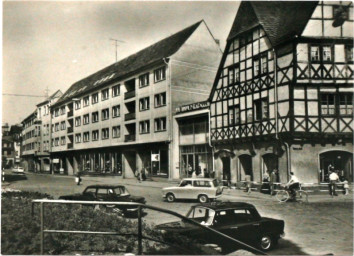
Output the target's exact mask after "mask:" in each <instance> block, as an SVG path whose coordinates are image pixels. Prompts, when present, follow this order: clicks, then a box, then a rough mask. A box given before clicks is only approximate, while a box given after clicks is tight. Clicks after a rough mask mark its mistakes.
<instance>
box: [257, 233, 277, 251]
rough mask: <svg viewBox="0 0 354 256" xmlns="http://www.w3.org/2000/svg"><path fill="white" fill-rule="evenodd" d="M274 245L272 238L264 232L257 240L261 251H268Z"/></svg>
mask: <svg viewBox="0 0 354 256" xmlns="http://www.w3.org/2000/svg"><path fill="white" fill-rule="evenodd" d="M274 245H275V241H274V238H273V237H272V236H271V235H268V234H265V235H262V236H261V238H260V240H259V247H260V248H261V249H262V250H263V251H269V250H271V249H272V248H273V247H274Z"/></svg>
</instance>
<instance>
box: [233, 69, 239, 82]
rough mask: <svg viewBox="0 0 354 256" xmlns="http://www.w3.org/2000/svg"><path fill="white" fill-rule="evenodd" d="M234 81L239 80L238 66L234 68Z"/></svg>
mask: <svg viewBox="0 0 354 256" xmlns="http://www.w3.org/2000/svg"><path fill="white" fill-rule="evenodd" d="M234 73H235V82H236V83H237V82H240V68H239V67H237V68H235V72H234Z"/></svg>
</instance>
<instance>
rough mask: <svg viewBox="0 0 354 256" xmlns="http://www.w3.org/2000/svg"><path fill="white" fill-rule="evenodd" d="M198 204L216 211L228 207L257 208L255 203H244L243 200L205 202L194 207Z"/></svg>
mask: <svg viewBox="0 0 354 256" xmlns="http://www.w3.org/2000/svg"><path fill="white" fill-rule="evenodd" d="M196 206H201V207H205V208H209V209H212V210H214V211H217V210H227V209H240V208H242V209H244V208H253V209H255V207H254V205H252V204H249V203H243V202H216V203H215V202H211V203H205V204H197V205H194V206H193V207H196Z"/></svg>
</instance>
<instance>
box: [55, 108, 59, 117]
mask: <svg viewBox="0 0 354 256" xmlns="http://www.w3.org/2000/svg"><path fill="white" fill-rule="evenodd" d="M54 116H59V108H56V109H55V110H54Z"/></svg>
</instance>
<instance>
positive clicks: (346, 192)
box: [343, 180, 349, 196]
mask: <svg viewBox="0 0 354 256" xmlns="http://www.w3.org/2000/svg"><path fill="white" fill-rule="evenodd" d="M343 188H344V195H345V196H347V195H348V194H349V184H348V181H347V180H344V181H343Z"/></svg>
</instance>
